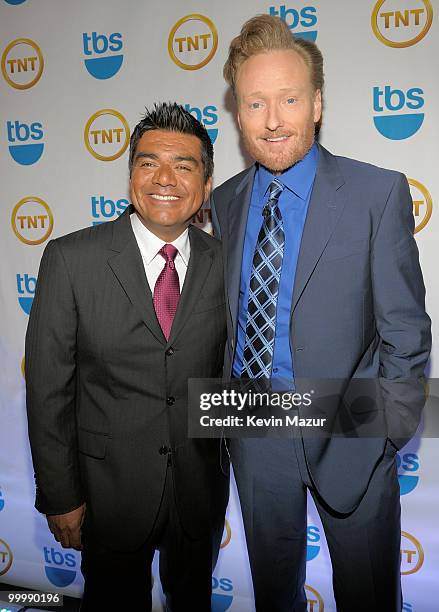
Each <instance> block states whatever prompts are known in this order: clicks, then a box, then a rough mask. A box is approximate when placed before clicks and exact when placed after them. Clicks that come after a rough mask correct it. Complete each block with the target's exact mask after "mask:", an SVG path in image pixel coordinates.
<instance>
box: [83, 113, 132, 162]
mask: <svg viewBox="0 0 439 612" xmlns="http://www.w3.org/2000/svg"><path fill="white" fill-rule="evenodd" d="M84 142H85V146H86V147H87V150H88V151H89V153H91V154H92V155H93V157H95V158H96V159H99V160H101V161H113V160H114V159H117V158H118V157H120V156H121V155H123V153H124V152H125V150H126V148H127V146H128V144H129V142H130V128H129V127H128V123H127V120H126V119H125V117H124V116H123V115H121V113H119V112H118V111H116V110H113V109H111V108H104V109H102V110H100V111H97V112H96V113H94V115H92V116H91V117H90V119H89V120H88V121H87V123H86V125H85V128H84Z"/></svg>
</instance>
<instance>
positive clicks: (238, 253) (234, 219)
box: [225, 166, 256, 332]
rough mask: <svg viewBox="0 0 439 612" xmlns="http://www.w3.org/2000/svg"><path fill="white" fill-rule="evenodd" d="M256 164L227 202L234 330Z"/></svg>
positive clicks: (228, 252)
mask: <svg viewBox="0 0 439 612" xmlns="http://www.w3.org/2000/svg"><path fill="white" fill-rule="evenodd" d="M255 172H256V166H252V167H251V168H250V169H249V171H248V173H247V174H246V175H245V177H244V178H243V180H242V181H241V183H240V184H239V185H238V188H237V189H236V192H235V194H234V196H233V197H232V199H231V200H230V202H229V214H228V222H229V232H228V238H227V240H228V245H227V249H226V253H225V257H226V274H227V287H228V298H229V309H230V316H231V318H232V323H233V329H234V332H236V324H237V321H236V318H237V313H238V302H239V286H240V280H241V266H242V253H243V250H244V240H245V232H246V226H247V217H248V211H249V208H250V201H251V195H252V190H253V180H254V177H255Z"/></svg>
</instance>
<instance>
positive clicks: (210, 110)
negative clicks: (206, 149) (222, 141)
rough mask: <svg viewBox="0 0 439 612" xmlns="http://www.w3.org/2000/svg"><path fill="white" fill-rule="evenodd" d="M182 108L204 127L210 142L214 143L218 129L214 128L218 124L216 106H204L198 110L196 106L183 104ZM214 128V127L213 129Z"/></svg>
mask: <svg viewBox="0 0 439 612" xmlns="http://www.w3.org/2000/svg"><path fill="white" fill-rule="evenodd" d="M184 108H185V109H186V110H187V111H188V113H191V115H193V116H194V117H195V118H196V119H198V121H199V122H200V123H202V124H203V125H204V127H205V128H206V130H207V133H208V134H209V137H210V140H211V141H212V144H214V142H215V141H216V139H217V137H218V128H217V127H216V125H217V123H218V109H217V107H216V106H205V107H204V108H199V107H198V106H191V105H190V104H185V105H184ZM214 126H215V127H214Z"/></svg>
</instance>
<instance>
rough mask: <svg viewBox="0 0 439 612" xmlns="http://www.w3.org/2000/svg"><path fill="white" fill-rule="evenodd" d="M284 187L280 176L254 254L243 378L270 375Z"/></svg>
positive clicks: (268, 205)
mask: <svg viewBox="0 0 439 612" xmlns="http://www.w3.org/2000/svg"><path fill="white" fill-rule="evenodd" d="M283 189H284V186H283V185H282V183H280V182H279V181H278V180H277V179H274V180H273V181H272V183H271V184H270V195H269V198H268V201H267V203H266V205H265V207H264V210H263V213H262V214H263V216H264V221H263V222H262V227H261V229H260V231H259V235H258V241H257V243H256V248H255V253H254V256H253V264H252V271H251V276H250V289H249V295H248V306H247V324H246V329H245V344H244V353H243V359H242V370H241V376H242V377H243V378H262V377H264V378H270V376H271V367H272V363H273V349H274V335H275V330H276V308H277V297H278V293H279V281H280V274H281V271H282V259H283V254H284V244H285V235H284V227H283V221H282V215H281V212H280V210H279V206H278V200H279V196H280V194H281V193H282V191H283Z"/></svg>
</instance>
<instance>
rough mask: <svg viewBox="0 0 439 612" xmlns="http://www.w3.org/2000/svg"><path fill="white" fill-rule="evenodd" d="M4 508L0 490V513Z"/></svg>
mask: <svg viewBox="0 0 439 612" xmlns="http://www.w3.org/2000/svg"><path fill="white" fill-rule="evenodd" d="M4 507H5V499H4V497H3V493H2V490H1V489H0V512H1V511H2V510H3V508H4Z"/></svg>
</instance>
